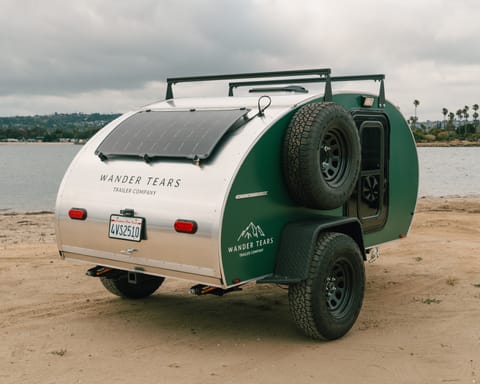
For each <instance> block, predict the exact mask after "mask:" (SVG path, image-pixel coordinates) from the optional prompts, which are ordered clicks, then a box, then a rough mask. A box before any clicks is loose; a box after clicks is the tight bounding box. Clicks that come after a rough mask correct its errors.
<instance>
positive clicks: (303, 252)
mask: <svg viewBox="0 0 480 384" xmlns="http://www.w3.org/2000/svg"><path fill="white" fill-rule="evenodd" d="M325 231H331V232H339V233H343V234H345V235H347V236H350V237H352V238H353V240H355V242H356V243H357V244H358V247H359V248H360V251H361V252H362V254H363V259H364V260H366V254H365V246H364V241H363V231H362V226H361V224H360V221H359V220H358V219H357V218H356V217H333V216H322V217H320V218H315V219H314V220H303V221H296V222H292V223H288V224H287V225H286V226H285V227H284V229H283V231H282V235H281V239H280V247H279V251H278V255H277V260H276V264H275V272H274V274H273V275H272V276H267V277H265V278H263V279H261V280H258V281H257V283H259V284H260V283H262V284H263V283H273V284H295V283H299V282H300V281H303V280H305V279H306V278H307V274H308V270H309V267H310V260H311V256H312V254H313V252H314V250H315V244H316V242H317V239H318V236H319V234H320V233H321V232H325Z"/></svg>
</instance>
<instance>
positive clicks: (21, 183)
mask: <svg viewBox="0 0 480 384" xmlns="http://www.w3.org/2000/svg"><path fill="white" fill-rule="evenodd" d="M80 148H81V146H79V145H72V144H0V213H2V212H3V213H5V212H33V211H53V210H54V209H55V199H56V195H57V190H58V187H59V185H60V182H61V180H62V177H63V175H64V173H65V171H66V170H67V168H68V166H69V164H70V162H71V161H72V160H73V158H74V156H75V155H76V154H77V153H78V151H79V150H80ZM418 157H419V163H420V183H419V194H418V195H419V197H422V196H434V197H439V196H480V147H446V148H437V147H421V148H418Z"/></svg>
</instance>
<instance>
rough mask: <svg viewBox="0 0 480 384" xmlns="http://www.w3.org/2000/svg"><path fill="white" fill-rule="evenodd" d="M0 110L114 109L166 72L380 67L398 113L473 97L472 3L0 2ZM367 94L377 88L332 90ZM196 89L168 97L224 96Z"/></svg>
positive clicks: (434, 111)
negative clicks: (415, 103) (415, 104)
mask: <svg viewBox="0 0 480 384" xmlns="http://www.w3.org/2000/svg"><path fill="white" fill-rule="evenodd" d="M0 10H1V11H0V52H1V55H0V116H14V115H32V114H51V113H54V112H58V113H71V112H85V113H92V112H102V113H123V112H127V111H129V110H132V109H135V108H138V107H140V106H142V105H146V104H149V103H151V102H154V101H158V100H162V99H163V98H164V95H165V79H166V78H167V77H175V76H192V75H210V74H225V73H243V72H257V71H277V70H291V69H308V68H331V69H332V75H356V74H377V73H382V74H385V76H386V80H385V90H386V97H387V99H388V100H389V101H391V102H392V103H394V104H395V105H396V106H398V107H399V108H400V110H401V111H402V113H403V114H404V116H405V117H406V118H407V119H408V118H409V117H410V116H412V115H413V114H414V105H413V101H414V100H415V99H416V100H419V101H420V105H419V106H418V109H417V115H418V118H419V119H420V120H421V121H424V120H428V119H430V120H440V119H442V118H443V116H442V113H441V111H442V108H444V107H445V108H447V109H448V110H449V111H453V112H455V111H456V110H457V109H459V108H463V107H464V106H465V105H468V106H470V107H471V106H472V105H473V104H480V84H479V83H480V48H479V46H480V39H479V38H480V1H478V0H456V1H444V0H421V1H419V0H402V1H398V0H395V1H393V0H335V1H326V0H295V1H292V0H135V1H133V0H129V1H126V0H74V1H73V0H41V1H40V0H0ZM347 89H349V90H355V91H363V90H367V91H370V92H374V93H376V92H378V83H375V82H373V81H372V82H369V83H364V82H362V83H354V84H349V83H347V84H341V85H340V84H335V85H334V88H333V90H334V92H335V91H343V90H347ZM225 92H226V90H224V89H221V90H219V89H218V87H212V86H211V85H210V84H207V85H205V86H203V87H200V88H199V87H198V85H197V84H195V85H194V86H188V85H185V86H183V87H182V86H179V87H178V90H177V94H178V96H182V97H183V96H185V97H187V96H199V95H201V94H202V93H203V94H219V95H224V94H225Z"/></svg>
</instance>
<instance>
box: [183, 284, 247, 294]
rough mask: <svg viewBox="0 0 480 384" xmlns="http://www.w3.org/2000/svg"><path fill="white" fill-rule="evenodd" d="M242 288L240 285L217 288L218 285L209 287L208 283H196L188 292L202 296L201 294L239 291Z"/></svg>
mask: <svg viewBox="0 0 480 384" xmlns="http://www.w3.org/2000/svg"><path fill="white" fill-rule="evenodd" d="M241 290H242V288H240V287H238V286H237V287H232V288H228V289H223V288H218V287H210V286H208V285H203V284H197V285H194V286H193V287H192V288H190V293H191V294H192V295H196V296H203V295H215V296H223V295H225V294H226V293H229V292H235V291H241Z"/></svg>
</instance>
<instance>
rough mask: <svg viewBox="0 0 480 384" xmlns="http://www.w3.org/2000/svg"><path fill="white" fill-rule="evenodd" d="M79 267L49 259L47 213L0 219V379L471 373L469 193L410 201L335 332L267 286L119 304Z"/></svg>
mask: <svg viewBox="0 0 480 384" xmlns="http://www.w3.org/2000/svg"><path fill="white" fill-rule="evenodd" d="M88 267H89V266H87V265H83V264H81V263H77V262H71V261H62V260H60V259H59V257H58V253H57V249H56V245H55V240H54V228H53V216H52V215H51V214H36V215H0V298H1V302H0V340H1V342H0V383H3V384H6V383H131V382H139V383H178V384H181V383H212V384H215V383H272V384H273V383H382V384H385V383H475V382H480V198H468V199H467V198H443V199H440V198H435V199H432V198H425V199H420V200H419V204H418V209H417V214H416V217H415V221H414V225H413V227H412V230H411V232H410V234H409V236H408V237H407V238H406V239H403V240H399V241H395V242H392V243H388V244H385V245H383V246H381V247H380V258H379V259H378V260H377V261H375V262H374V263H367V264H366V273H367V279H368V284H367V290H366V295H365V300H364V306H363V309H362V312H361V314H360V317H359V319H358V321H357V322H356V324H355V325H354V327H353V329H352V330H351V332H350V333H348V334H347V335H346V336H345V337H344V338H342V339H340V340H337V341H334V342H318V341H312V340H309V339H307V338H305V337H304V336H303V335H302V333H300V332H299V331H297V329H296V328H295V326H294V324H293V321H292V319H291V316H290V313H289V309H288V299H287V291H286V290H284V289H282V288H280V287H277V286H271V285H255V284H249V285H247V286H245V287H244V289H243V291H241V292H235V293H231V294H228V295H226V296H223V297H216V296H202V297H195V296H191V295H190V294H189V293H188V288H189V287H190V285H189V284H188V283H186V282H181V281H174V280H167V281H166V282H165V283H164V285H163V286H162V287H161V288H160V290H159V291H157V292H156V293H155V294H154V295H153V296H152V297H150V298H148V299H144V300H139V301H128V300H123V299H120V298H117V297H115V296H113V295H111V294H110V293H108V292H107V291H106V290H105V289H104V288H103V287H102V286H101V284H100V282H99V281H97V280H95V279H94V278H91V277H87V276H85V273H84V272H85V271H86V269H87V268H88Z"/></svg>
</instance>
